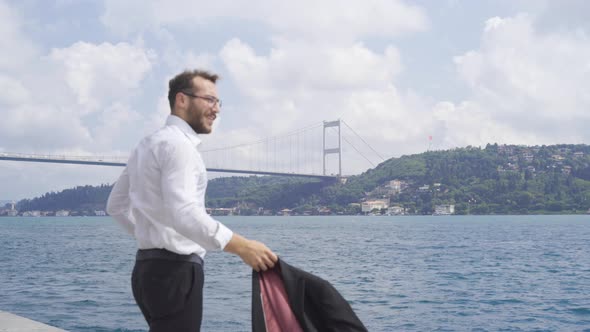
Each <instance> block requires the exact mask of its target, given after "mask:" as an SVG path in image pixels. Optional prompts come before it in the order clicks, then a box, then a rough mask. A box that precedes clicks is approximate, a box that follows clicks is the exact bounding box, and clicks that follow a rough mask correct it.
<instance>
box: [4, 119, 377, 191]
mask: <svg viewBox="0 0 590 332" xmlns="http://www.w3.org/2000/svg"><path fill="white" fill-rule="evenodd" d="M200 152H201V155H202V156H203V159H204V161H205V164H206V165H207V166H208V167H207V171H209V172H220V173H236V174H252V175H274V176H290V177H307V178H319V179H337V178H344V177H346V176H347V175H351V173H352V172H351V171H350V170H349V171H348V172H343V169H345V170H346V164H345V162H346V160H350V159H353V160H358V159H359V158H358V156H361V157H362V158H364V160H365V162H367V163H368V164H370V165H371V166H373V167H374V166H375V162H374V161H376V160H378V162H381V161H383V160H384V158H383V157H382V156H381V155H379V153H378V152H377V151H376V150H375V149H373V148H372V147H371V146H370V145H369V144H368V143H367V142H366V141H365V140H364V139H363V138H362V137H361V136H360V135H358V134H357V133H356V132H355V131H354V130H353V129H352V128H351V127H350V126H349V125H348V124H347V123H346V122H344V120H335V121H323V122H319V123H316V124H313V125H310V126H307V127H304V128H300V129H297V130H294V131H292V132H289V133H286V134H283V135H278V136H273V137H267V138H264V139H260V140H256V141H252V142H246V143H240V144H237V145H232V146H225V147H219V148H210V149H208V148H206V147H205V148H203V149H202V150H200ZM343 155H346V156H347V158H348V159H344V160H343ZM0 160H7V161H18V162H37V163H57V164H76V165H96V166H119V167H123V166H125V165H126V161H127V157H121V156H96V155H94V156H72V155H43V154H24V153H2V152H0ZM343 164H344V165H343Z"/></svg>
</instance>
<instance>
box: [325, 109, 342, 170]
mask: <svg viewBox="0 0 590 332" xmlns="http://www.w3.org/2000/svg"><path fill="white" fill-rule="evenodd" d="M329 127H338V146H337V147H335V148H328V149H326V128H329ZM323 144H324V153H323V155H324V156H323V157H324V158H323V166H324V173H323V175H326V156H327V155H329V154H334V153H337V154H338V176H339V177H341V176H342V132H341V130H340V119H338V120H336V121H324V139H323Z"/></svg>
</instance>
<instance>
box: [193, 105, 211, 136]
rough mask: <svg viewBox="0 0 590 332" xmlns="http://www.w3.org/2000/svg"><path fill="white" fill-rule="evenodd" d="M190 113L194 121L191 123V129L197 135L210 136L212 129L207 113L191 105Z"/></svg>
mask: <svg viewBox="0 0 590 332" xmlns="http://www.w3.org/2000/svg"><path fill="white" fill-rule="evenodd" d="M188 113H189V114H190V115H191V116H192V121H191V122H190V123H189V125H190V126H191V128H193V130H194V131H195V132H196V133H197V134H210V133H211V130H212V127H211V126H209V125H208V124H207V121H208V119H207V115H206V114H207V111H206V110H203V109H200V108H199V107H197V106H196V105H191V106H190V108H189V109H188Z"/></svg>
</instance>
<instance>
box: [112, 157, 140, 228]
mask: <svg viewBox="0 0 590 332" xmlns="http://www.w3.org/2000/svg"><path fill="white" fill-rule="evenodd" d="M107 213H108V214H109V215H110V216H111V217H112V218H113V219H115V220H116V221H117V222H118V223H119V224H120V225H121V226H123V228H124V229H125V230H126V231H127V232H128V233H129V234H131V235H134V234H135V217H134V216H133V214H132V213H131V200H130V199H129V173H128V172H127V167H125V169H124V170H123V173H121V176H120V177H119V179H118V180H117V182H115V185H114V186H113V190H111V194H110V195H109V199H108V201H107Z"/></svg>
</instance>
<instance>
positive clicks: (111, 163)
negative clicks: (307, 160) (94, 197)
mask: <svg viewBox="0 0 590 332" xmlns="http://www.w3.org/2000/svg"><path fill="white" fill-rule="evenodd" d="M0 160H9V161H24V162H36V163H54V164H74V165H94V166H119V167H123V166H125V165H126V164H125V163H122V162H117V161H108V160H90V159H61V158H60V159H56V158H45V157H43V158H41V157H23V156H15V155H8V154H2V153H0ZM207 171H209V172H218V173H235V174H253V175H274V176H292V177H305V178H317V179H337V178H339V176H337V175H320V174H299V173H286V172H267V171H256V170H242V169H226V168H207Z"/></svg>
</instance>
